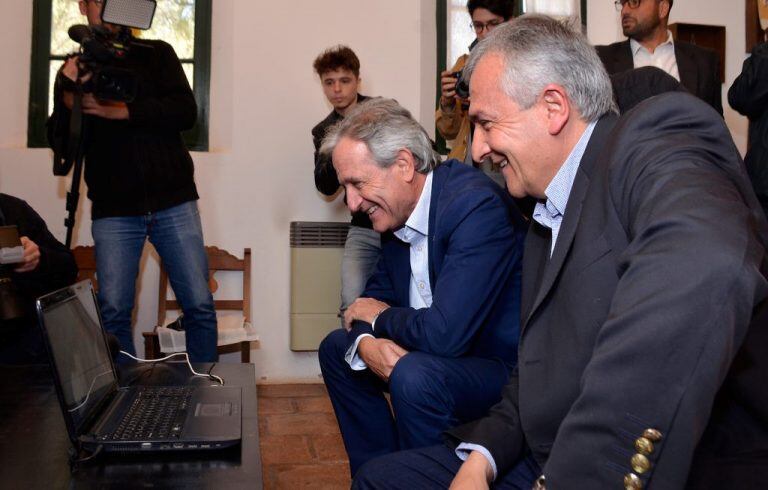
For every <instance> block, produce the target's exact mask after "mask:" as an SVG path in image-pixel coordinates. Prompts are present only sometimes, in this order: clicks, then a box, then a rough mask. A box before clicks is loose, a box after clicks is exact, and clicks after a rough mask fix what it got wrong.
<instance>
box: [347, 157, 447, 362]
mask: <svg viewBox="0 0 768 490" xmlns="http://www.w3.org/2000/svg"><path fill="white" fill-rule="evenodd" d="M431 201H432V172H429V173H428V174H427V178H426V180H425V181H424V188H422V190H421V195H420V196H419V200H418V201H417V202H416V207H415V208H414V209H413V212H412V213H411V215H410V216H408V220H407V221H406V222H405V225H403V226H402V227H401V228H400V229H398V230H397V231H395V232H394V233H395V236H396V237H397V238H399V239H400V240H402V241H404V242H405V243H408V244H410V263H411V280H410V283H409V287H408V302H409V303H410V304H409V306H410V307H411V308H415V309H420V308H429V307H430V306H431V305H432V287H431V286H430V284H429V240H428V237H429V206H430V203H431ZM372 326H373V328H374V329H376V320H375V319H374V321H373V325H372ZM364 337H373V335H371V334H367V333H366V334H362V335H360V336H359V337H357V339H356V340H355V343H354V344H353V345H352V347H350V348H349V350H348V351H347V352H346V354H345V355H344V359H345V360H346V361H347V363H348V364H349V367H351V368H352V369H353V370H355V371H361V370H363V369H366V368H367V367H368V366H366V365H365V362H363V360H362V359H360V356H358V355H357V346H358V344H360V340H362V339H363V338H364Z"/></svg>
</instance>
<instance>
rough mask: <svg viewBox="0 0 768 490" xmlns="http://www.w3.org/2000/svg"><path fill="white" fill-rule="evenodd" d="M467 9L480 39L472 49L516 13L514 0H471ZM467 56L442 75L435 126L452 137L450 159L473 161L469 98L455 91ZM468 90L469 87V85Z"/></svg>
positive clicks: (443, 133)
mask: <svg viewBox="0 0 768 490" xmlns="http://www.w3.org/2000/svg"><path fill="white" fill-rule="evenodd" d="M467 10H468V11H469V16H470V17H471V18H472V29H473V30H474V31H475V34H476V35H477V39H475V41H474V42H473V43H472V44H471V45H470V47H469V49H470V50H471V49H472V48H473V47H474V46H475V44H477V43H478V42H479V41H482V40H483V39H485V37H486V36H488V34H490V33H491V31H492V30H493V29H494V28H496V27H498V26H499V25H501V24H503V23H504V22H506V21H508V20H509V19H511V18H512V16H513V15H514V13H515V1H514V0H469V1H468V2H467ZM467 58H469V55H468V54H463V55H461V56H459V59H458V60H456V63H455V64H454V65H453V68H451V69H450V70H446V71H444V72H442V73H441V74H440V86H441V96H440V104H439V106H438V108H437V112H436V113H435V126H436V127H437V131H438V132H439V133H440V135H442V137H443V138H445V139H446V140H453V142H452V147H451V152H450V153H449V154H448V158H456V159H458V160H461V161H464V162H465V163H470V164H471V162H472V156H471V155H469V154H468V152H467V148H469V146H468V141H469V138H470V137H471V134H470V133H471V128H470V124H469V117H468V116H467V109H468V107H469V100H467V99H466V98H462V97H461V96H460V94H457V93H456V83H457V82H458V81H459V78H458V77H459V76H460V74H461V72H462V70H463V69H464V64H465V63H466V62H467ZM468 89H469V87H467V90H468ZM465 97H466V95H465ZM483 171H485V172H486V173H488V169H483ZM496 174H497V176H499V178H496V179H494V180H497V182H501V180H503V179H502V178H501V177H500V173H499V170H498V169H496ZM492 177H493V176H492Z"/></svg>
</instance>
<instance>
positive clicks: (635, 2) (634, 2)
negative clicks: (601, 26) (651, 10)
mask: <svg viewBox="0 0 768 490" xmlns="http://www.w3.org/2000/svg"><path fill="white" fill-rule="evenodd" d="M613 4H614V5H616V11H617V12H621V9H622V8H624V5H626V4H629V8H631V9H636V8H637V7H639V6H640V0H616V1H615V2H613Z"/></svg>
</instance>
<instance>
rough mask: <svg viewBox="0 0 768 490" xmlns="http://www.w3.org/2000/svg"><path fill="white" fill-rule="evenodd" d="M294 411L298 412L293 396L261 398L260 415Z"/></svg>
mask: <svg viewBox="0 0 768 490" xmlns="http://www.w3.org/2000/svg"><path fill="white" fill-rule="evenodd" d="M294 412H296V406H295V404H294V400H293V399H292V398H267V397H261V398H259V415H270V414H274V413H294Z"/></svg>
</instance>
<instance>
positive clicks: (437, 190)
mask: <svg viewBox="0 0 768 490" xmlns="http://www.w3.org/2000/svg"><path fill="white" fill-rule="evenodd" d="M321 151H323V152H325V153H329V152H332V153H333V166H334V168H335V169H336V173H337V175H338V177H339V182H340V183H341V185H342V186H344V189H345V191H346V196H347V205H348V206H349V208H350V210H351V211H352V212H357V211H362V212H364V213H366V214H367V215H368V216H370V218H371V222H372V223H373V228H374V230H376V231H378V232H382V233H383V232H386V231H393V232H394V235H395V237H396V238H393V239H390V240H388V241H385V242H384V243H383V244H382V245H383V246H382V259H381V260H380V261H379V264H378V268H377V270H376V272H375V273H374V274H373V276H372V277H371V279H370V280H369V281H368V284H367V286H366V289H365V291H364V293H363V295H362V296H363V297H361V298H359V299H358V300H356V301H355V302H354V303H352V305H350V307H349V308H348V309H347V310H346V312H345V315H344V321H345V325H346V327H347V329H346V330H345V329H339V330H337V331H335V332H332V333H331V334H330V335H328V337H326V339H325V340H324V341H323V343H322V344H321V346H320V366H321V368H322V371H323V377H324V379H325V383H326V385H327V386H328V392H329V394H330V396H331V401H332V402H333V407H334V410H335V412H336V417H337V418H338V420H339V426H340V427H341V433H342V436H343V438H344V443H345V446H346V449H347V453H348V454H349V459H350V466H351V469H352V473H353V474H354V473H355V472H356V471H357V468H359V467H360V465H362V464H363V463H365V462H366V461H367V460H369V459H370V458H372V457H375V456H379V455H381V454H386V453H389V452H392V451H396V450H398V449H407V448H413V447H421V446H427V445H431V444H436V443H437V442H439V441H440V433H441V432H442V431H444V430H445V429H447V428H448V427H450V426H452V425H455V424H457V423H461V422H465V421H468V420H472V419H473V418H475V417H478V416H480V415H482V414H483V413H485V412H486V410H487V409H488V407H490V406H491V405H493V404H494V403H495V402H496V401H498V399H499V393H500V391H501V388H502V386H503V385H504V383H505V382H506V380H507V379H508V376H509V373H510V371H511V370H512V368H513V367H514V365H515V363H516V361H517V339H518V336H519V330H518V328H517V326H518V321H519V317H520V308H519V306H520V294H519V284H520V266H521V250H522V239H523V229H524V227H525V226H524V225H525V223H524V221H523V219H522V217H521V215H520V214H519V213H518V212H517V209H516V208H515V206H514V204H513V202H512V199H511V198H510V196H509V195H508V194H507V193H506V192H504V191H503V190H502V189H501V188H500V187H499V186H498V185H495V184H494V183H493V182H492V181H491V180H490V179H489V178H488V177H486V176H485V175H483V174H482V172H480V171H478V170H476V169H473V168H471V167H468V166H466V165H462V164H461V163H460V162H459V161H457V160H450V161H448V162H445V163H442V164H439V165H438V162H439V161H440V160H439V157H438V155H437V154H436V153H435V152H434V151H433V150H432V144H431V141H430V139H429V137H428V136H427V134H426V132H425V131H424V129H423V128H422V127H421V126H420V125H419V124H418V123H417V122H416V121H415V120H414V119H413V117H411V115H410V113H409V112H408V111H407V110H405V109H403V108H402V107H400V106H399V105H398V104H397V103H396V102H394V101H392V100H385V99H373V100H368V101H366V102H361V103H359V104H358V105H357V106H355V107H354V108H353V109H352V110H351V111H350V112H349V113H348V114H347V115H346V117H345V118H344V119H343V120H342V121H341V122H339V123H338V124H337V125H336V126H335V127H334V128H333V129H331V130H330V131H329V133H328V135H327V136H326V138H325V140H324V142H323V146H322V148H321ZM347 330H349V332H347ZM385 391H388V392H389V393H390V400H391V402H392V411H390V408H389V404H388V403H387V400H386V399H385V398H384V396H383V393H384V392H385ZM392 412H394V413H392Z"/></svg>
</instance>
